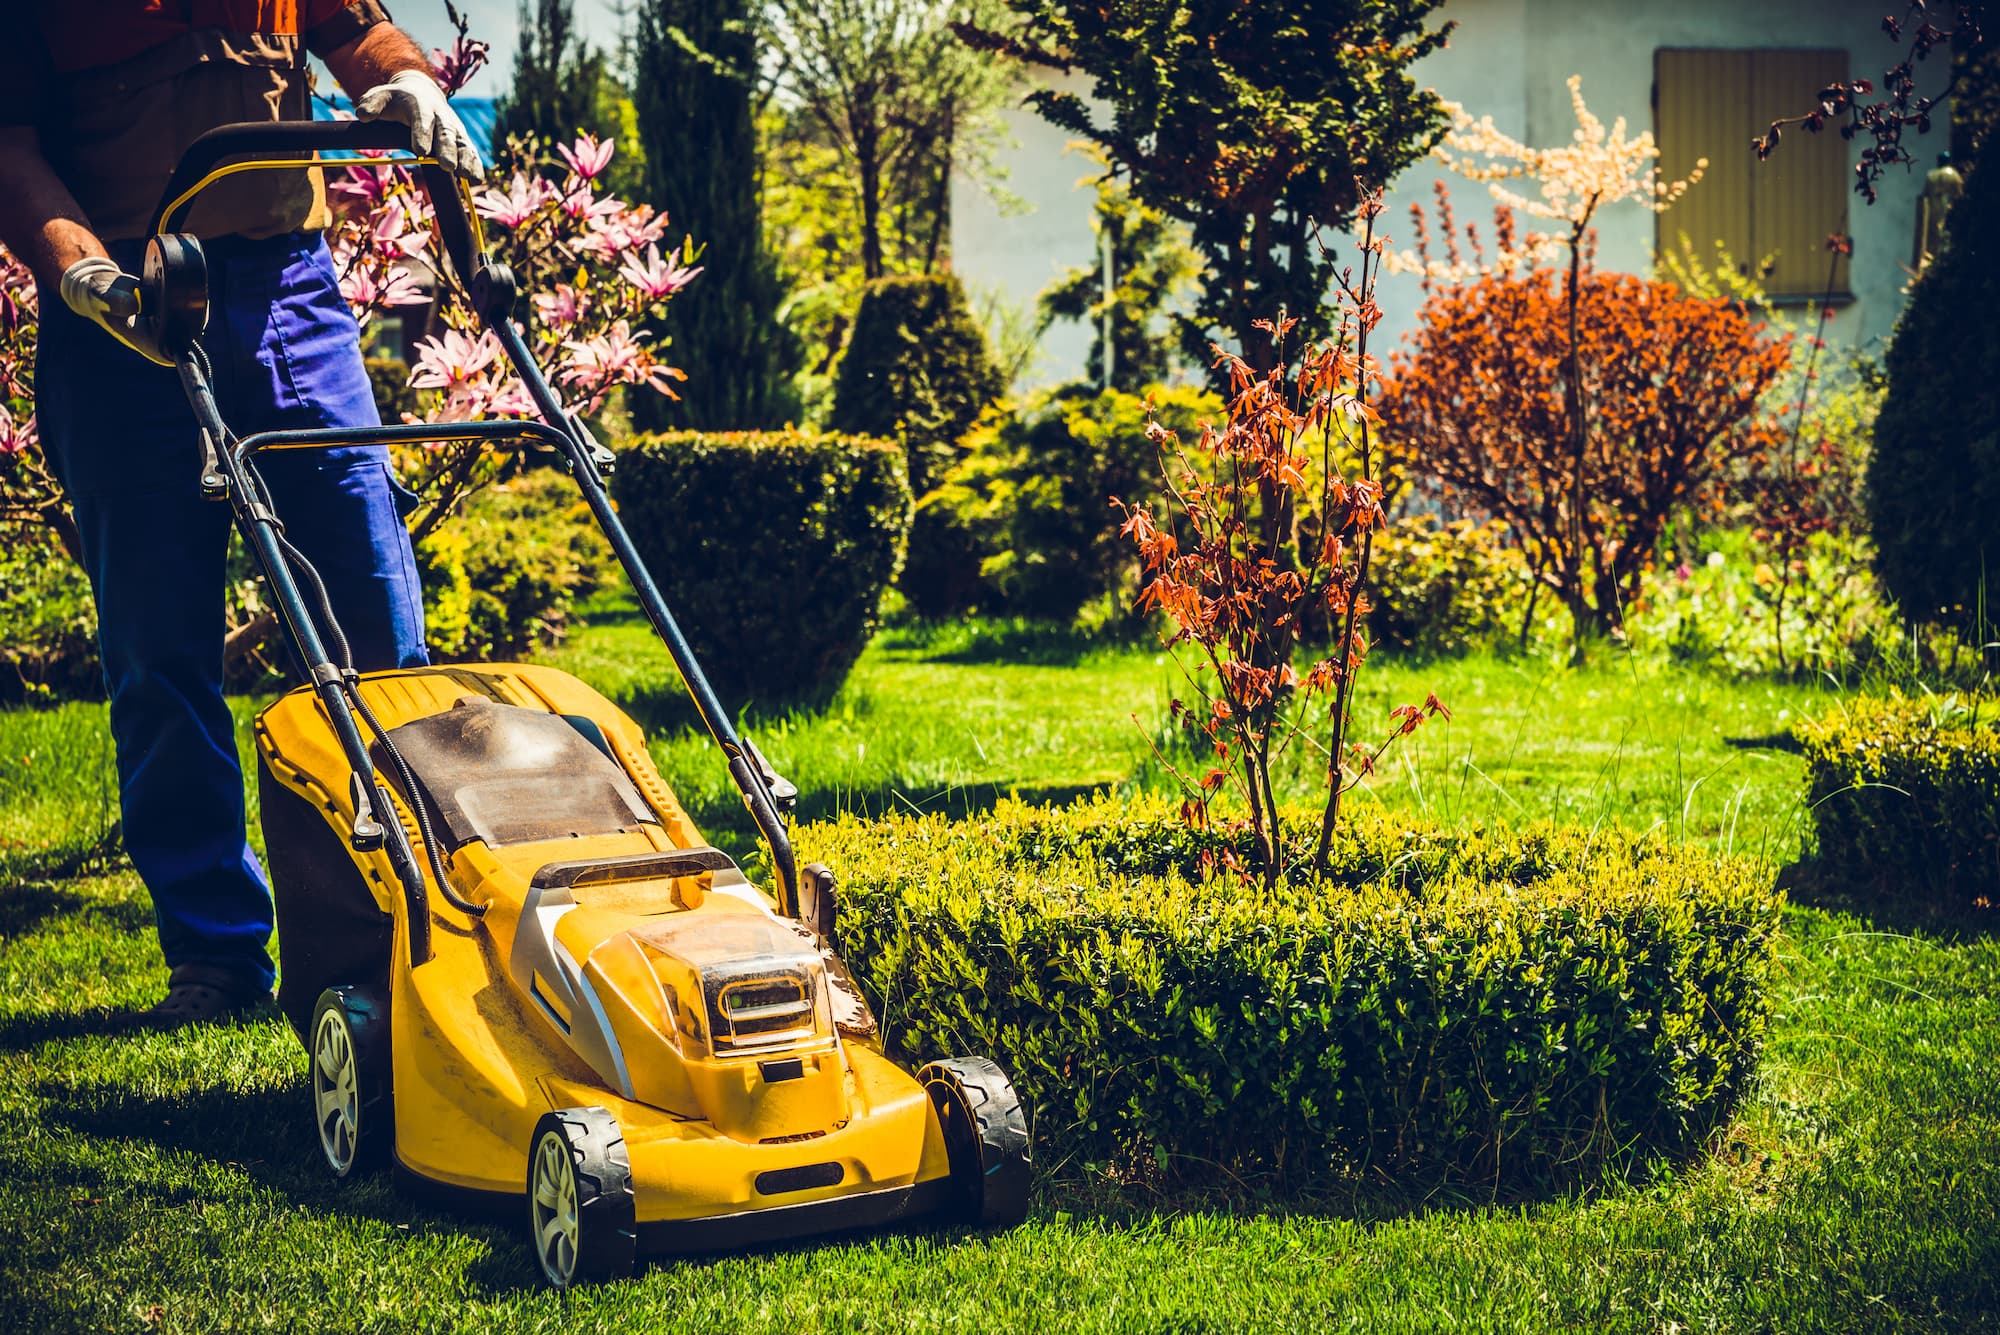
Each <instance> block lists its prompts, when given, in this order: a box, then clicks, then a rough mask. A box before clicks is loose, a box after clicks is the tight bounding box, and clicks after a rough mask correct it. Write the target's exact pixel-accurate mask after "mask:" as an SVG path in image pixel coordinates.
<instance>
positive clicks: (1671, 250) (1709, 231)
mask: <svg viewBox="0 0 2000 1335" xmlns="http://www.w3.org/2000/svg"><path fill="white" fill-rule="evenodd" d="M1750 58H1751V53H1750V52H1748V51H1683V50H1675V49H1672V48H1666V47H1663V48H1661V49H1660V50H1658V51H1656V52H1654V54H1653V97H1654V112H1653V120H1654V126H1655V130H1654V138H1655V140H1656V141H1657V142H1658V144H1659V147H1660V160H1659V167H1660V179H1661V180H1663V181H1684V180H1686V179H1687V178H1688V177H1689V176H1690V175H1691V174H1692V173H1693V172H1694V164H1695V163H1696V162H1698V161H1699V160H1701V159H1702V158H1707V159H1708V170H1707V171H1706V172H1705V173H1703V175H1702V178H1701V180H1700V181H1698V182H1696V183H1695V184H1694V185H1693V186H1690V187H1689V188H1688V192H1687V193H1686V194H1685V195H1682V196H1681V198H1680V201H1679V202H1678V203H1676V204H1675V205H1674V206H1673V207H1672V208H1669V209H1668V210H1667V211H1666V212H1665V213H1662V214H1660V215H1658V221H1657V229H1658V232H1657V239H1656V250H1657V253H1659V254H1661V255H1673V254H1678V253H1679V251H1680V238H1681V236H1682V235H1685V236H1686V237H1687V239H1688V241H1689V242H1690V243H1691V244H1692V245H1693V247H1694V253H1695V258H1696V259H1698V260H1700V261H1701V262H1702V263H1703V264H1713V263H1714V261H1715V243H1716V242H1718V241H1720V242H1722V243H1723V244H1724V245H1725V246H1727V247H1729V253H1730V255H1731V256H1732V257H1733V258H1734V259H1735V260H1736V262H1737V263H1738V264H1740V265H1746V266H1747V265H1755V264H1756V263H1757V260H1758V259H1759V254H1758V253H1757V252H1756V251H1755V250H1754V248H1753V245H1752V238H1751V227H1750V177H1749V172H1748V171H1747V170H1746V169H1745V167H1744V162H1743V160H1744V158H1745V157H1746V156H1747V157H1752V158H1754V157H1755V154H1752V153H1751V152H1750V133H1751V132H1750V129H1749V125H1750V80H1751V64H1750Z"/></svg>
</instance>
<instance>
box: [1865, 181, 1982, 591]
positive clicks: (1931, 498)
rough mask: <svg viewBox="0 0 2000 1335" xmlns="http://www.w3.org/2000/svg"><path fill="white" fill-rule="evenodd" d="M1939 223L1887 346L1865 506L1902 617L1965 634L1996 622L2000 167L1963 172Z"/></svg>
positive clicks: (1885, 580)
mask: <svg viewBox="0 0 2000 1335" xmlns="http://www.w3.org/2000/svg"><path fill="white" fill-rule="evenodd" d="M1947 229H1948V235H1949V238H1950V241H1949V244H1948V245H1947V246H1946V247H1945V250H1944V252H1943V253H1942V254H1940V255H1939V256H1938V257H1937V258H1936V259H1934V260H1933V261H1932V262H1931V264H1930V266H1929V267H1928V268H1927V269H1926V270H1925V271H1924V275H1923V277H1922V278H1920V279H1919V280H1917V284H1916V288H1915V290H1914V291H1913V292H1912V293H1911V295H1910V304H1909V306H1908V308H1907V309H1905V310H1904V312H1903V318H1902V321H1901V322H1900V323H1899V324H1898V325H1897V327H1896V336H1895V339H1894V341H1893V342H1891V343H1890V345H1889V352H1888V357H1887V365H1888V372H1889V393H1888V397H1887V398H1886V399H1885V400H1884V401H1883V404H1882V410H1881V413H1880V415H1879V416H1878V417H1877V418H1876V421H1875V449H1874V453H1873V454H1872V455H1871V456H1870V458H1869V461H1868V488H1867V502H1868V522H1869V527H1870V529H1871V531H1872V533H1873V535H1874V538H1875V550H1876V568H1877V569H1878V570H1879V571H1880V572H1881V575H1882V582H1883V584H1884V585H1885V586H1887V588H1888V590H1889V592H1890V593H1891V594H1892V595H1894V597H1895V599H1896V601H1897V603H1898V604H1899V605H1900V606H1901V607H1902V609H1903V611H1904V613H1905V614H1906V615H1908V616H1910V617H1913V618H1915V619H1917V620H1920V621H1924V622H1928V623H1932V624H1938V625H1949V626H1953V627H1957V628H1961V629H1967V628H1976V627H1977V625H1978V623H1979V622H1980V620H1981V617H1982V613H1983V618H1984V621H1985V622H1986V623H1987V624H1991V623H1992V622H1994V621H1995V620H1996V619H2000V618H1996V616H1995V613H1994V608H1995V607H1996V606H2000V377H1996V376H1995V375H1994V373H1993V370H1994V367H1996V366H2000V324H1996V322H1995V321H1994V318H1993V311H1994V309H1995V306H1996V303H2000V171H1994V170H1990V169H1989V170H1974V171H1973V172H1971V173H1970V174H1969V175H1968V177H1967V181H1966V187H1965V195H1964V197H1963V198H1962V199H1960V200H1959V201H1958V203H1957V204H1955V205H1953V207H1952V211H1951V216H1950V219H1949V221H1948V224H1947Z"/></svg>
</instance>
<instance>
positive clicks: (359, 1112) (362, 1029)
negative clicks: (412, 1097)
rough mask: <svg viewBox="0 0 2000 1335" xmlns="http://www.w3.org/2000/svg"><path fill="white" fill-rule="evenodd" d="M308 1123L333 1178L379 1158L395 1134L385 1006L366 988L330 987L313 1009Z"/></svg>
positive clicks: (378, 994) (382, 1157)
mask: <svg viewBox="0 0 2000 1335" xmlns="http://www.w3.org/2000/svg"><path fill="white" fill-rule="evenodd" d="M310 1034H311V1040H310V1044H309V1047H308V1053H309V1055H310V1058H311V1062H312V1098H313V1122H314V1124H315V1125H316V1126H317V1127H318V1128H319V1148H320V1153H321V1154H322V1155H323V1156H324V1157H325V1159H326V1166H327V1167H328V1168H329V1169H331V1170H332V1171H333V1175H334V1176H335V1177H340V1178H346V1177H352V1176H354V1174H355V1173H357V1172H359V1171H361V1170H363V1169H366V1168H369V1167H372V1166H373V1165H375V1164H378V1163H380V1162H382V1160H383V1159H384V1158H385V1157H387V1154H388V1150H389V1143H390V1141H392V1140H393V1139H394V1138H395V1134H396V1133H395V1102H394V1100H393V1099H392V1097H391V1094H390V1074H389V1072H390V1067H389V1008H388V1006H386V1005H384V1004H383V1002H382V993H381V992H379V991H378V990H377V989H375V988H370V987H329V988H327V989H326V990H325V991H324V992H322V993H320V994H319V1004H318V1005H317V1006H315V1007H314V1008H313V1020H312V1028H311V1030H310Z"/></svg>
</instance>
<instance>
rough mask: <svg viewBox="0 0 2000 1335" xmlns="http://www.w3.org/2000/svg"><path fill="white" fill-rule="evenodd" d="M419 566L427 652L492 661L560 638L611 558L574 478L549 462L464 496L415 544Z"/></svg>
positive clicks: (455, 658)
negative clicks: (454, 511)
mask: <svg viewBox="0 0 2000 1335" xmlns="http://www.w3.org/2000/svg"><path fill="white" fill-rule="evenodd" d="M417 565H418V570H419V572H420V573H421V575H422V578H423V584H424V625H425V638H426V639H427V640H428V641H429V644H430V650H431V656H432V657H433V658H435V659H437V660H439V661H442V662H450V661H461V662H464V661H472V660H482V659H483V660H488V661H490V660H493V659H506V658H512V657H518V656H519V655H521V654H523V653H526V652H527V651H528V650H530V649H532V648H534V647H535V646H537V645H541V644H547V643H550V642H552V641H554V640H557V639H559V638H561V636H562V632H563V629H564V627H565V626H566V625H567V624H568V621H569V617H570V613H571V609H572V608H573V607H574V606H575V604H576V602H577V600H578V599H580V598H584V597H587V596H588V595H589V594H591V593H592V592H594V591H595V590H596V589H597V587H598V586H599V585H600V584H601V583H602V582H603V580H604V578H605V576H606V575H607V574H608V573H609V571H610V570H611V568H612V565H613V557H612V555H611V546H610V544H609V543H608V542H606V541H605V539H604V535H603V534H601V533H599V532H598V530H597V526H596V524H595V522H594V521H593V520H592V519H591V517H590V512H589V510H588V508H586V507H585V505H584V503H583V498H582V497H581V496H580V495H579V494H578V493H577V490H576V486H575V484H574V483H573V482H571V481H570V480H569V478H568V477H567V476H565V475H564V474H563V473H561V472H559V471H557V470H555V469H548V468H543V469H537V470H534V471H531V472H527V473H523V474H522V475H520V476H519V477H516V478H515V479H514V480H513V481H511V482H508V483H505V484H503V485H500V486H495V487H489V488H487V489H485V490H483V491H479V492H476V493H474V494H473V496H472V497H471V498H470V499H469V500H466V501H463V502H461V503H460V505H459V509H458V512H457V513H455V514H453V515H452V516H450V517H449V518H448V519H446V520H445V521H444V522H443V523H441V524H439V525H438V527H436V528H435V529H433V530H432V531H431V532H430V533H429V534H428V535H427V536H426V537H425V538H424V539H423V541H422V542H420V543H419V544H417Z"/></svg>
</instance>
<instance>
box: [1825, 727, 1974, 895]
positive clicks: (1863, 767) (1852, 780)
mask: <svg viewBox="0 0 2000 1335" xmlns="http://www.w3.org/2000/svg"><path fill="white" fill-rule="evenodd" d="M1982 715H1983V717H1982ZM1996 716H2000V705H1996V703H1995V702H1994V701H1992V700H1987V701H1984V702H1983V703H1975V704H1974V705H1972V706H1962V705H1959V704H1957V703H1955V702H1942V703H1940V702H1935V701H1933V702H1925V701H1917V700H1908V699H1904V698H1903V697H1901V696H1891V697H1888V698H1886V699H1861V700H1850V701H1848V702H1846V703H1845V704H1844V705H1842V706H1841V708H1840V709H1838V710H1836V711H1835V712H1834V713H1832V714H1830V715H1828V716H1827V717H1825V718H1823V719H1819V720H1816V721H1811V722H1807V723H1804V724H1802V725H1800V726H1799V728H1798V729H1797V732H1798V738H1799V741H1800V742H1801V743H1802V744H1803V745H1804V747H1805V753H1806V787H1807V791H1806V805H1807V807H1808V808H1809V809H1810V810H1811V812H1812V814H1813V824H1814V826H1815V829H1816V834H1817V842H1818V852H1819V858H1820V862H1821V864H1822V866H1823V867H1824V868H1825V869H1826V870H1827V871H1828V872H1830V873H1833V874H1835V875H1837V876H1839V877H1841V878H1843V879H1847V880H1851V881H1855V882H1858V883H1861V884H1864V885H1869V886H1872V887H1873V888H1875V889H1877V890H1882V891H1888V892H1892V893H1899V894H1911V893H1914V894H1917V895H1920V896H1926V897H1933V898H1937V899H1940V900H1943V901H1945V906H1947V907H1953V908H1956V907H1963V906H1964V904H1965V902H1966V901H1968V900H1970V899H1972V898H1973V897H1974V896H1978V895H1985V896H1993V895H1994V894H1995V891H1996V887H2000V722H1996Z"/></svg>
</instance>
